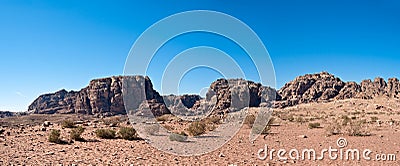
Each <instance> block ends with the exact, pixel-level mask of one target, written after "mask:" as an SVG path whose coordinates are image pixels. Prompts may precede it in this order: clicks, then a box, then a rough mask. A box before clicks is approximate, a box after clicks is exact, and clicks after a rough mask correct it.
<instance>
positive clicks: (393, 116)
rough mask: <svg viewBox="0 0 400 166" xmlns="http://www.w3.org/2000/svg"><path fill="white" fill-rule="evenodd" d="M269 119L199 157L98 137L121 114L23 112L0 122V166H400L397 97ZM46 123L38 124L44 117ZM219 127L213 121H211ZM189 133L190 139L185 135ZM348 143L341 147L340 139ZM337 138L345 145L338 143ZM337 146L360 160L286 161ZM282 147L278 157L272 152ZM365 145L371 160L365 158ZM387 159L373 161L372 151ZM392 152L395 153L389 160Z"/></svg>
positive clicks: (119, 121) (303, 108)
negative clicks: (262, 130)
mask: <svg viewBox="0 0 400 166" xmlns="http://www.w3.org/2000/svg"><path fill="white" fill-rule="evenodd" d="M273 119H274V120H273V121H271V123H270V128H269V130H268V131H266V134H264V135H261V136H260V137H258V138H257V139H256V140H255V141H254V142H250V141H249V139H248V138H249V133H250V131H251V128H250V126H251V124H249V123H248V121H245V124H243V126H242V128H241V129H240V131H239V132H238V133H237V134H236V135H235V136H234V137H233V138H232V139H231V140H230V141H229V142H227V143H226V144H225V145H224V146H222V147H221V148H219V149H217V150H215V151H213V152H211V153H207V154H204V155H200V156H191V157H184V156H175V155H172V154H169V153H167V152H163V151H159V150H157V149H156V148H154V147H152V146H151V145H149V144H148V143H147V142H146V141H145V140H140V139H139V140H124V139H120V138H116V139H102V138H99V137H97V136H96V134H95V130H97V129H101V128H104V129H114V130H118V129H119V127H121V126H129V123H128V119H127V116H115V117H108V118H96V117H93V116H84V115H75V114H73V115H62V114H54V115H28V116H18V117H9V118H2V119H0V124H1V130H2V134H1V137H0V165H289V164H296V165H400V162H399V160H400V159H399V157H400V153H399V151H400V147H399V145H400V139H398V138H399V137H400V132H399V130H400V101H398V100H396V99H387V98H378V99H374V100H362V99H347V100H338V101H331V102H323V103H322V102H321V103H309V104H300V105H297V106H294V107H287V108H284V109H274V112H273ZM65 120H70V121H73V122H74V123H75V124H74V125H76V126H82V127H83V128H85V130H84V132H83V134H82V135H81V137H82V138H83V139H84V141H70V136H69V134H70V132H71V130H72V129H70V128H63V127H62V123H63V122H64V121H65ZM45 121H48V122H50V123H51V124H50V125H49V126H46V127H44V126H43V125H44V122H45ZM162 123H163V125H165V126H167V125H168V126H169V127H168V128H170V129H172V130H174V129H179V130H181V129H182V128H184V127H180V126H179V124H180V123H176V121H175V120H174V119H173V118H172V119H168V118H166V119H163V120H162ZM216 125H217V124H216ZM52 129H59V130H60V133H61V140H63V141H64V142H63V143H52V142H49V141H48V138H49V135H50V132H51V130H52ZM189 137H190V136H189ZM343 138H344V139H345V140H346V141H347V144H345V145H344V146H341V147H339V145H338V144H337V141H338V139H342V141H343ZM342 143H343V142H342ZM266 145H267V147H268V152H271V149H274V150H275V153H273V155H274V156H273V157H272V159H271V158H270V156H267V158H266V159H265V160H262V159H260V156H259V155H261V157H262V155H263V153H262V152H264V151H265V150H264V151H261V153H259V152H260V149H265V146H266ZM329 147H331V148H336V149H338V150H339V151H340V150H342V151H346V150H348V149H358V150H359V151H360V155H361V156H360V160H357V159H354V160H353V159H351V158H350V159H348V160H346V159H345V158H346V157H345V156H343V158H342V159H341V158H340V157H338V158H337V159H330V158H329V156H328V154H327V153H325V156H324V158H323V159H321V160H319V159H316V160H313V159H307V157H306V158H305V159H304V160H303V159H302V158H301V154H300V158H299V159H290V157H289V155H288V152H289V151H290V150H291V149H297V150H298V151H300V153H301V151H302V150H303V149H315V151H316V153H317V157H319V156H321V155H320V154H321V151H322V150H323V149H328V148H329ZM280 149H285V150H286V151H287V153H286V154H285V157H287V158H288V159H286V160H285V159H279V158H278V157H277V151H278V150H280ZM365 149H369V150H371V153H370V154H369V157H370V160H366V159H365V158H363V156H362V153H363V151H364V150H365ZM377 155H379V158H380V159H381V158H382V157H381V156H384V157H383V158H386V160H387V161H382V160H380V161H378V160H377V158H376V156H377ZM394 157H396V158H394Z"/></svg>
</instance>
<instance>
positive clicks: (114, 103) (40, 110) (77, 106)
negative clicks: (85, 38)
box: [28, 76, 169, 116]
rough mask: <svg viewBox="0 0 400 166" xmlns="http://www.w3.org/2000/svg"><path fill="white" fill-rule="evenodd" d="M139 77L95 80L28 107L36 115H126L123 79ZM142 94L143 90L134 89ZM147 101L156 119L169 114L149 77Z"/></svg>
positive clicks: (130, 77) (146, 84)
mask: <svg viewBox="0 0 400 166" xmlns="http://www.w3.org/2000/svg"><path fill="white" fill-rule="evenodd" d="M135 77H138V76H125V77H122V76H119V77H110V78H102V79H95V80H92V81H90V83H89V85H88V86H87V87H85V88H83V89H81V90H80V91H78V92H75V91H70V92H67V91H66V90H60V91H58V92H56V93H52V94H45V95H41V96H39V97H38V98H37V99H36V100H35V101H34V102H33V103H32V104H31V105H30V106H29V108H28V112H29V113H36V114H54V113H61V114H69V113H80V114H101V115H106V116H111V115H116V114H126V111H125V106H124V102H123V97H122V95H123V94H122V89H123V87H122V83H123V79H132V78H133V79H135ZM137 90H138V91H142V89H137ZM145 92H146V100H147V101H148V103H149V107H150V108H151V110H152V111H153V112H154V113H155V115H156V116H159V115H162V114H167V113H169V111H168V109H167V108H166V107H165V104H164V101H163V99H162V97H161V96H160V95H159V94H158V92H156V91H155V90H154V89H153V85H152V83H151V81H150V79H149V78H148V77H145Z"/></svg>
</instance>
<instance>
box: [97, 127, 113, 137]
mask: <svg viewBox="0 0 400 166" xmlns="http://www.w3.org/2000/svg"><path fill="white" fill-rule="evenodd" d="M95 133H96V136H97V137H99V138H103V139H114V138H115V133H116V131H115V130H112V129H97V130H96V131H95Z"/></svg>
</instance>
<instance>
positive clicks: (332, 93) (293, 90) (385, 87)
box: [276, 72, 400, 107]
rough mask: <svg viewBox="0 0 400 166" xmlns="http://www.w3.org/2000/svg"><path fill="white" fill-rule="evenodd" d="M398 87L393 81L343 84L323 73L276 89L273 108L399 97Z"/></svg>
mask: <svg viewBox="0 0 400 166" xmlns="http://www.w3.org/2000/svg"><path fill="white" fill-rule="evenodd" d="M399 92H400V84H399V80H398V79H396V78H390V79H389V80H388V82H387V83H386V81H385V80H384V79H383V78H379V77H378V78H375V79H374V81H371V80H364V81H362V82H361V83H360V84H357V83H356V82H347V83H345V82H343V81H341V80H340V79H339V78H337V77H335V76H334V75H332V74H329V73H327V72H321V73H317V74H307V75H304V76H299V77H297V78H296V79H295V80H293V81H291V82H289V83H286V84H285V86H284V87H282V88H281V89H280V90H279V92H278V93H279V97H277V100H278V101H277V102H276V107H287V106H294V105H297V104H301V103H310V102H320V101H322V102H323V101H330V100H343V99H349V98H361V99H373V98H376V97H379V96H383V97H391V98H399V96H400V95H399Z"/></svg>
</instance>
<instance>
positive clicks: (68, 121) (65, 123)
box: [61, 120, 76, 128]
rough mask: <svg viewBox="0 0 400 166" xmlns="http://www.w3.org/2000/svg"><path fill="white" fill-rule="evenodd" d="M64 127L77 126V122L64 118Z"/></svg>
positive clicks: (62, 125)
mask: <svg viewBox="0 0 400 166" xmlns="http://www.w3.org/2000/svg"><path fill="white" fill-rule="evenodd" d="M61 127H62V128H75V127H76V126H75V123H74V121H72V120H64V121H62V122H61Z"/></svg>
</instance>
